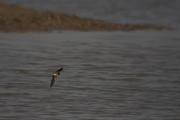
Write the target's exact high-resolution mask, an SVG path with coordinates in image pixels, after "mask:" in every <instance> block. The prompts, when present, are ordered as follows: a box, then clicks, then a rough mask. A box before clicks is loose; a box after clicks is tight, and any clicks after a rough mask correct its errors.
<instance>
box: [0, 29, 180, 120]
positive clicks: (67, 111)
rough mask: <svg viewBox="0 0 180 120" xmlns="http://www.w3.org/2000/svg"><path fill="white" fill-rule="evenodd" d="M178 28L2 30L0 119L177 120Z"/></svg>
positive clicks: (178, 116)
mask: <svg viewBox="0 0 180 120" xmlns="http://www.w3.org/2000/svg"><path fill="white" fill-rule="evenodd" d="M177 33H178V32H167V31H164V32H153V31H146V32H143V31H141V32H49V33H0V119H1V120H20V119H24V120H44V119H49V120H91V119H93V120H145V119H146V120H178V119H179V118H180V115H179V111H180V103H179V101H180V95H179V93H180V87H179V86H180V81H179V78H180V62H179V61H180V54H179V53H180V47H179V46H180V41H179V40H180V36H179V35H178V34H177ZM59 66H63V67H64V71H63V72H62V76H61V78H60V80H58V81H57V82H56V84H55V86H54V87H53V88H52V89H50V88H49V83H50V80H51V73H52V72H53V71H54V70H56V68H58V67H59Z"/></svg>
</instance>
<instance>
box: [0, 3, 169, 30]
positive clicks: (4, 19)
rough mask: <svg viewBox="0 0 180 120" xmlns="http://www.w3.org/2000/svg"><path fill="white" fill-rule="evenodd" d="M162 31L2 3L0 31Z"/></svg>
mask: <svg viewBox="0 0 180 120" xmlns="http://www.w3.org/2000/svg"><path fill="white" fill-rule="evenodd" d="M144 29H155V30H162V29H166V28H165V27H161V26H155V25H147V24H116V23H111V22H107V21H103V20H96V19H91V18H81V17H78V16H75V15H66V14H63V13H53V12H49V11H37V10H33V9H30V8H25V7H23V6H17V5H9V4H5V3H2V2H1V3H0V31H3V32H31V31H49V30H80V31H113V30H144Z"/></svg>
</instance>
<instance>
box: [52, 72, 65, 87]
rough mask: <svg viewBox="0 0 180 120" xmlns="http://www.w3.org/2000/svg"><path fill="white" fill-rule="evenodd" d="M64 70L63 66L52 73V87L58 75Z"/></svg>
mask: <svg viewBox="0 0 180 120" xmlns="http://www.w3.org/2000/svg"><path fill="white" fill-rule="evenodd" d="M62 70H63V68H60V69H58V70H57V71H55V72H54V73H53V74H52V80H51V83H50V87H52V86H53V85H54V83H55V81H56V80H57V79H58V76H59V75H60V72H61V71H62Z"/></svg>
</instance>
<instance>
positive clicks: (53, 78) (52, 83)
mask: <svg viewBox="0 0 180 120" xmlns="http://www.w3.org/2000/svg"><path fill="white" fill-rule="evenodd" d="M54 83H55V77H54V76H52V80H51V84H50V88H51V87H52V86H53V85H54Z"/></svg>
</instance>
